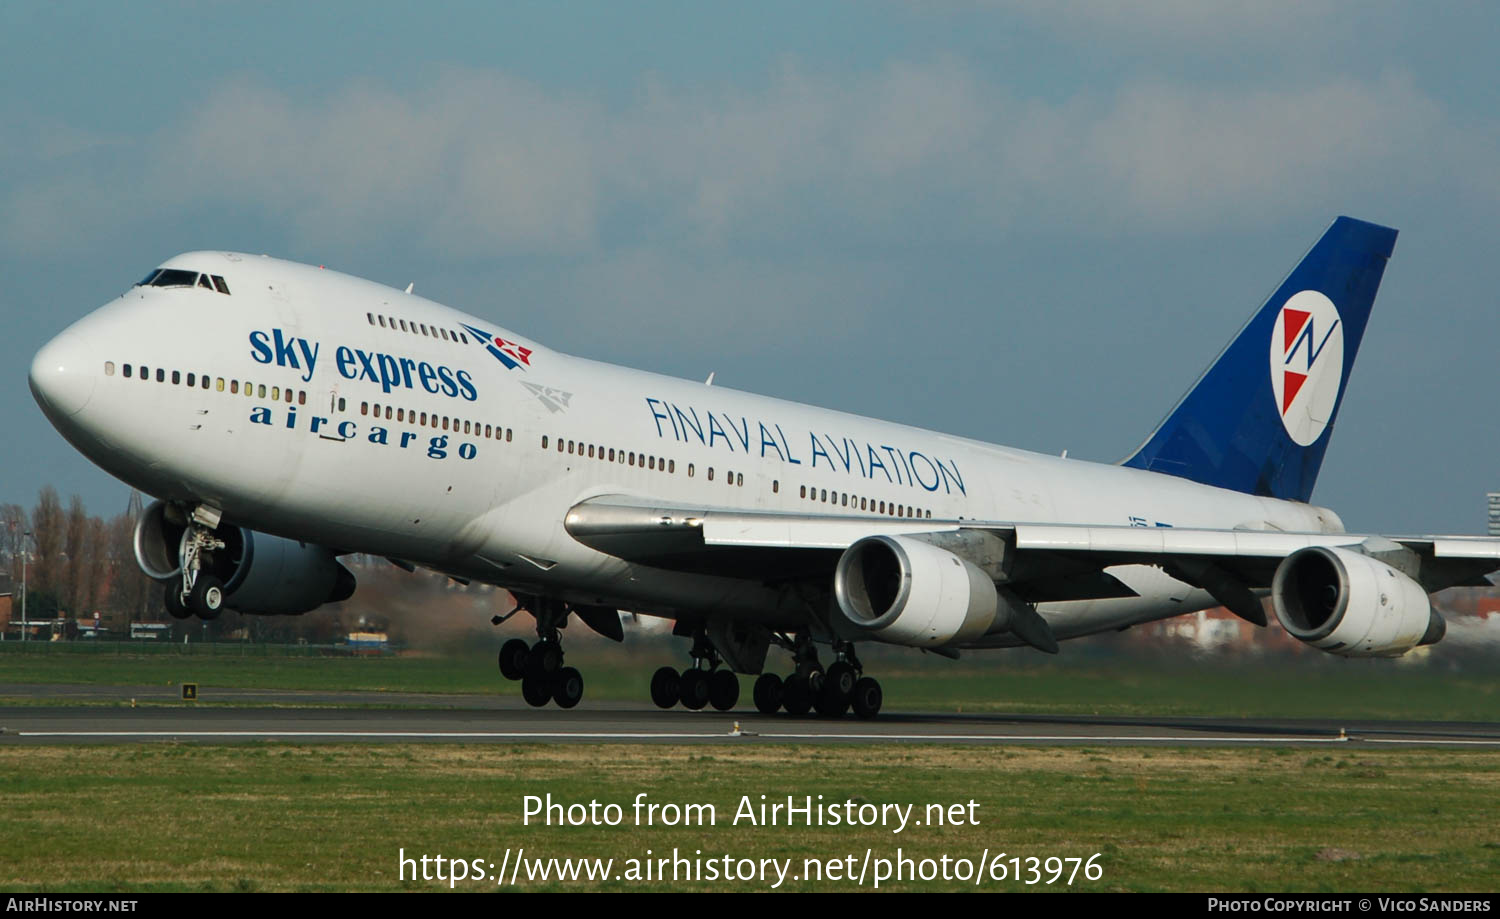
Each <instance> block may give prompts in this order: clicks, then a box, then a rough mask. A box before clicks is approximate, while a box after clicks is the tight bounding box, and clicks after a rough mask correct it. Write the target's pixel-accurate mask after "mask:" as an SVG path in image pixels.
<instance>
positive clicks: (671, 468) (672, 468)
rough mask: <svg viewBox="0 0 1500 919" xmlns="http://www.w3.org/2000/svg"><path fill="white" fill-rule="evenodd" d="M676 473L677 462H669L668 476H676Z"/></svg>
mask: <svg viewBox="0 0 1500 919" xmlns="http://www.w3.org/2000/svg"><path fill="white" fill-rule="evenodd" d="M676 472H677V461H676V460H674V459H669V460H667V474H668V475H672V474H674V473H676Z"/></svg>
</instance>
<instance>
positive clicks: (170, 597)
mask: <svg viewBox="0 0 1500 919" xmlns="http://www.w3.org/2000/svg"><path fill="white" fill-rule="evenodd" d="M162 602H163V603H165V604H166V606H167V615H169V616H171V617H172V618H173V619H189V618H191V617H192V615H193V611H192V610H190V609H188V608H187V607H186V606H184V605H183V603H182V591H180V590H178V589H177V584H176V583H175V582H174V583H171V584H168V585H167V590H166V596H164V597H163V598H162Z"/></svg>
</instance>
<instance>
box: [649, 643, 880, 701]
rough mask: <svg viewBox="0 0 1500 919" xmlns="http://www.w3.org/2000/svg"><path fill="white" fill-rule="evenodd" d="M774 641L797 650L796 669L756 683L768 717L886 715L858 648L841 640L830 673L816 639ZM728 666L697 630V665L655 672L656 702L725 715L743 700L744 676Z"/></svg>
mask: <svg viewBox="0 0 1500 919" xmlns="http://www.w3.org/2000/svg"><path fill="white" fill-rule="evenodd" d="M773 641H774V642H775V643H776V644H778V645H780V646H782V647H784V648H786V649H787V650H789V651H791V652H792V660H793V663H794V667H793V670H792V672H791V673H790V674H788V675H787V676H786V677H785V678H783V677H780V676H777V675H776V674H774V673H762V674H761V675H760V676H759V677H758V678H757V679H756V681H755V687H754V689H753V690H752V692H751V697H752V699H753V700H754V702H755V707H756V709H757V710H758V711H760V712H761V713H762V714H766V715H771V714H775V713H776V712H778V711H785V712H786V713H787V714H789V715H794V716H798V717H800V716H803V715H806V714H807V713H808V712H810V711H816V712H817V713H818V714H819V715H822V716H823V717H825V718H839V717H842V716H843V715H845V714H846V713H847V712H849V711H850V710H851V709H852V710H853V711H854V714H855V715H857V716H858V717H860V718H864V719H870V718H874V717H875V716H876V715H878V714H880V705H881V702H882V701H883V698H884V697H883V694H882V693H881V690H880V684H879V683H878V682H876V681H875V680H874V679H873V678H871V677H867V676H865V675H864V665H862V664H861V663H860V661H859V658H858V657H857V656H855V654H854V645H853V644H851V643H850V642H847V641H835V642H834V645H833V650H834V654H835V660H834V662H833V663H832V664H830V665H829V667H828V669H827V670H824V669H823V665H822V664H820V663H818V651H817V648H816V646H814V644H813V641H812V638H811V637H810V636H808V635H806V634H802V635H798V636H797V637H796V638H795V639H791V638H787V637H785V636H777V637H775V638H774V639H773ZM763 653H764V647H762V655H763ZM722 664H723V660H722V658H721V656H720V654H719V653H718V651H717V650H715V648H714V646H713V644H712V642H710V641H709V640H708V637H707V635H706V634H705V632H704V630H703V629H702V628H699V629H696V630H695V631H694V632H693V664H692V666H691V667H689V668H687V669H686V670H683V671H678V670H675V669H673V668H671V667H662V668H661V669H660V670H657V671H656V673H654V674H652V676H651V701H652V702H654V703H656V705H657V706H658V707H659V708H672V707H674V706H676V705H677V704H678V703H681V704H682V706H683V707H684V708H689V709H693V710H699V709H702V708H704V707H706V706H709V705H712V706H713V707H714V708H715V709H717V710H719V711H721V712H724V711H728V710H729V709H731V708H734V706H735V705H736V704H737V703H738V702H739V697H740V685H739V678H738V677H736V676H735V674H734V671H732V670H730V669H729V668H727V667H723V666H721V665H722ZM751 666H753V665H751Z"/></svg>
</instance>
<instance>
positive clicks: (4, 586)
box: [0, 574, 16, 634]
mask: <svg viewBox="0 0 1500 919" xmlns="http://www.w3.org/2000/svg"><path fill="white" fill-rule="evenodd" d="M15 593H16V585H15V582H14V581H13V580H12V579H11V576H10V575H8V574H0V634H4V632H5V630H6V629H9V628H10V612H11V605H12V604H13V603H14V602H15Z"/></svg>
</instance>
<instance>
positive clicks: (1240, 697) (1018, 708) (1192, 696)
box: [0, 642, 1500, 721]
mask: <svg viewBox="0 0 1500 919" xmlns="http://www.w3.org/2000/svg"><path fill="white" fill-rule="evenodd" d="M678 644H679V643H668V642H639V643H633V644H632V645H631V646H630V647H628V648H625V649H621V648H619V647H617V646H611V645H604V644H599V643H592V644H580V645H579V646H578V647H577V648H576V649H575V650H570V651H569V654H568V663H569V664H570V665H572V666H576V667H578V668H579V669H580V670H582V672H583V674H584V679H585V681H586V684H587V689H586V696H585V698H586V699H596V700H602V699H624V700H634V701H643V700H644V699H645V698H646V682H647V680H648V678H649V676H650V674H651V672H652V671H653V670H654V669H655V668H657V667H659V666H661V665H663V664H670V665H673V666H682V665H683V663H684V661H683V660H682V657H681V648H680V647H679V646H678ZM492 650H493V649H490V648H474V649H471V650H459V651H454V652H450V653H447V654H443V655H427V656H424V655H403V656H387V657H372V658H350V657H333V656H311V655H307V654H305V653H304V654H298V653H297V649H295V648H292V649H290V651H291V654H289V653H288V649H283V648H275V647H273V648H265V647H256V646H247V647H242V646H237V645H222V646H212V645H197V646H193V645H190V646H188V648H187V650H186V651H184V649H183V648H182V647H181V646H165V647H157V648H154V649H152V651H153V652H154V653H143V652H142V651H141V650H139V649H132V648H123V649H121V648H116V647H113V646H90V645H88V644H85V643H81V642H78V643H72V644H70V645H65V646H59V645H56V644H54V645H51V646H41V647H38V646H36V645H32V646H31V647H30V648H26V649H23V648H22V646H20V645H18V644H16V643H13V642H8V643H5V644H3V645H0V698H5V697H7V696H8V695H10V694H9V693H7V692H6V689H5V684H15V683H90V684H98V685H119V686H135V685H167V684H176V683H181V682H197V683H199V684H200V686H201V687H202V689H203V693H204V698H205V703H204V704H209V703H210V702H211V700H212V690H213V689H214V688H215V687H236V688H251V689H304V690H338V689H358V690H372V691H389V692H433V693H460V694H462V693H477V694H484V695H493V694H497V693H499V694H511V695H518V694H519V689H518V686H517V684H515V683H508V682H506V681H505V680H503V679H501V678H500V676H499V673H498V672H497V670H496V667H495V663H494V657H493V655H492V653H491V651H492ZM1068 651H1069V652H1073V651H1074V649H1073V648H1072V647H1070V648H1069V649H1068ZM865 663H866V666H867V668H868V669H869V671H870V672H871V673H873V674H875V675H877V676H878V677H879V679H880V681H881V684H882V686H883V687H884V689H885V697H886V705H887V707H889V708H890V709H892V710H900V711H964V712H1013V713H1033V714H1099V715H1142V714H1146V715H1164V716H1165V715H1177V716H1182V715H1204V716H1215V717H1346V718H1400V719H1427V720H1445V721H1497V720H1500V679H1497V676H1500V669H1497V668H1496V667H1494V666H1491V667H1489V668H1486V669H1478V670H1476V669H1469V670H1451V669H1443V668H1438V667H1429V666H1409V665H1403V664H1397V663H1393V662H1390V661H1370V660H1363V661H1361V660H1342V659H1336V658H1330V657H1327V656H1324V655H1312V654H1309V655H1304V656H1303V657H1301V658H1298V659H1296V660H1293V661H1280V662H1278V663H1266V662H1263V661H1256V660H1254V659H1251V660H1244V659H1240V660H1234V659H1224V658H1205V659H1199V658H1191V657H1179V656H1171V655H1166V654H1161V655H1150V656H1141V655H1122V654H1111V655H1102V654H1089V653H1082V654H1080V653H1076V652H1075V653H1064V654H1062V655H1059V656H1057V657H1055V658H1054V657H1044V656H1042V655H1039V654H1036V653H1034V652H1029V651H1006V652H998V653H993V654H990V655H974V656H973V657H972V658H965V659H964V660H963V661H959V662H954V661H949V660H945V659H942V658H938V657H934V656H930V655H920V654H916V653H914V652H909V651H907V652H901V651H896V652H889V651H881V650H879V649H876V650H874V651H873V652H872V653H870V654H868V655H867V656H866V658H865ZM750 682H751V681H750V679H749V678H742V680H741V699H742V702H743V703H744V704H745V705H746V706H748V705H749V697H750V692H749V690H750Z"/></svg>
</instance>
